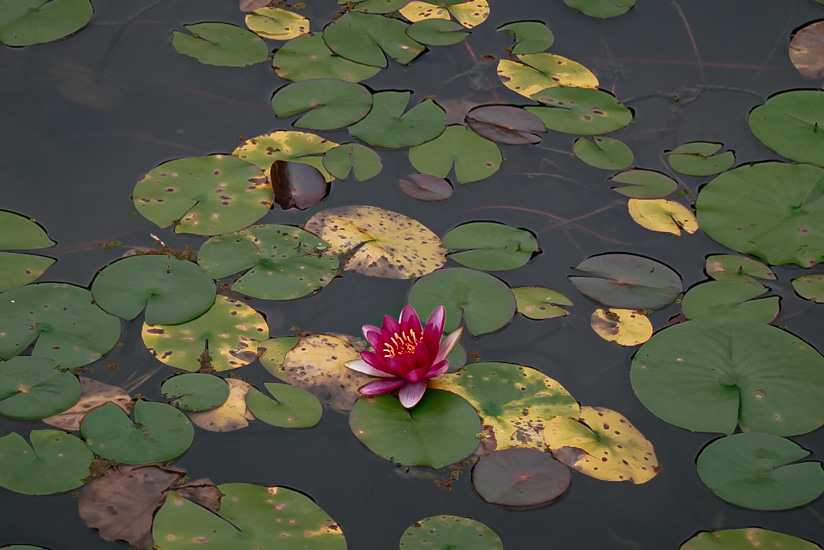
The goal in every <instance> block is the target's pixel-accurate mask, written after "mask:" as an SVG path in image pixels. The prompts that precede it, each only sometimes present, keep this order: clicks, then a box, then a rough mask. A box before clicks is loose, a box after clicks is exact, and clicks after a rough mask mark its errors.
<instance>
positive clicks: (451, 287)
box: [409, 267, 515, 336]
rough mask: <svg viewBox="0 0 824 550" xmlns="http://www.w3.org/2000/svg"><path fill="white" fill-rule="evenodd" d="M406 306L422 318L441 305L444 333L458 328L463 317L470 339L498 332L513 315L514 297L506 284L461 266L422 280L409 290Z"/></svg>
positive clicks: (437, 272)
mask: <svg viewBox="0 0 824 550" xmlns="http://www.w3.org/2000/svg"><path fill="white" fill-rule="evenodd" d="M409 303H410V304H411V305H412V307H414V308H415V311H417V312H418V314H419V315H420V316H421V318H426V317H427V316H428V315H429V314H430V313H431V312H432V311H434V309H435V308H436V307H437V306H439V305H442V306H444V307H445V308H446V320H445V322H444V330H445V331H446V332H452V331H453V330H455V329H457V328H458V325H460V324H461V318H462V317H463V319H464V321H465V322H466V328H467V329H469V332H471V333H472V335H473V336H478V335H480V334H486V333H488V332H494V331H496V330H498V329H500V328H501V327H503V326H504V325H505V324H507V323H508V322H509V321H510V320H511V319H512V316H513V315H514V314H515V295H514V294H513V293H512V290H510V288H509V287H508V286H506V284H504V283H503V282H501V280H500V279H497V278H495V277H493V276H492V275H489V274H487V273H483V272H481V271H475V270H474V269H466V268H464V267H453V268H449V269H439V270H438V271H436V272H434V273H430V274H429V275H427V276H425V277H421V278H420V279H419V280H418V281H417V282H416V283H415V284H414V285H413V286H412V289H411V290H410V291H409Z"/></svg>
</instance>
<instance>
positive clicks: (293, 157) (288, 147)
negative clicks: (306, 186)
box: [232, 130, 338, 181]
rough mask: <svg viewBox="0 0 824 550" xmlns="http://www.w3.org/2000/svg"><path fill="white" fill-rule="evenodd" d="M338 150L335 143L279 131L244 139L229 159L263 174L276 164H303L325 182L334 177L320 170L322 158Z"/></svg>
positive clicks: (307, 134)
mask: <svg viewBox="0 0 824 550" xmlns="http://www.w3.org/2000/svg"><path fill="white" fill-rule="evenodd" d="M337 146H338V144H337V143H335V142H334V141H327V140H326V139H324V138H322V137H320V136H319V135H317V134H312V133H310V132H293V131H290V130H278V131H277V132H271V133H269V134H264V135H261V136H257V137H253V138H250V139H247V140H246V141H245V142H243V144H242V145H240V146H238V148H237V149H235V150H234V151H232V156H233V157H237V158H239V159H242V160H245V161H246V162H250V163H252V164H254V165H255V166H257V167H259V168H262V169H264V170H269V168H270V167H271V166H272V163H273V162H275V161H276V160H286V161H295V162H302V163H304V164H308V165H309V166H314V167H315V168H317V169H318V170H320V173H321V174H323V177H324V178H325V179H326V181H332V180H333V179H335V177H334V176H332V174H330V173H329V172H328V171H327V170H326V168H324V167H323V154H324V153H326V151H328V150H329V149H332V148H334V147H337Z"/></svg>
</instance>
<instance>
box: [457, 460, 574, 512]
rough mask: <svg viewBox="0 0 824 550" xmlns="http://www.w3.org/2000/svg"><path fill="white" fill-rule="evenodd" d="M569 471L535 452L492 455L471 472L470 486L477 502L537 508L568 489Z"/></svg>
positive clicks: (558, 463) (481, 461) (555, 461)
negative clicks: (478, 500) (478, 498)
mask: <svg viewBox="0 0 824 550" xmlns="http://www.w3.org/2000/svg"><path fill="white" fill-rule="evenodd" d="M569 481H570V474H569V468H567V467H566V466H564V465H563V464H561V463H560V462H558V461H557V460H555V459H554V458H553V457H552V455H551V454H549V453H545V452H542V451H538V450H536V449H504V450H500V451H494V452H492V453H490V454H488V455H486V456H484V457H482V458H481V460H480V461H478V463H477V464H475V466H474V467H473V468H472V485H473V486H474V487H475V490H476V491H478V494H479V495H481V498H482V499H484V500H485V501H487V502H489V503H490V504H500V505H502V506H539V505H541V504H546V503H547V502H551V501H553V500H555V499H556V498H558V497H560V496H561V495H562V494H564V492H565V491H566V490H567V488H568V487H569Z"/></svg>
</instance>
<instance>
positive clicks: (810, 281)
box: [792, 273, 824, 304]
mask: <svg viewBox="0 0 824 550" xmlns="http://www.w3.org/2000/svg"><path fill="white" fill-rule="evenodd" d="M792 284H793V288H794V289H795V291H796V292H797V293H798V295H799V296H801V297H802V298H804V299H805V300H811V301H813V302H816V303H819V304H824V274H822V273H816V274H814V275H803V276H801V277H798V278H797V279H793V280H792Z"/></svg>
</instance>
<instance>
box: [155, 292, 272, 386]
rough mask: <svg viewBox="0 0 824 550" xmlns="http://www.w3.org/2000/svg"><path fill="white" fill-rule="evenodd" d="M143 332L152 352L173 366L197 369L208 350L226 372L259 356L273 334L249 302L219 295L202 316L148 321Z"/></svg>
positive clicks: (212, 363) (187, 369)
mask: <svg viewBox="0 0 824 550" xmlns="http://www.w3.org/2000/svg"><path fill="white" fill-rule="evenodd" d="M142 334H143V343H144V344H146V347H147V348H148V349H149V352H150V353H151V354H152V355H154V356H155V357H156V358H157V359H158V361H161V362H163V363H166V364H167V365H169V366H172V367H177V368H179V369H183V370H185V371H189V372H194V371H196V370H198V369H199V368H200V367H201V363H200V361H199V359H200V358H201V356H202V355H203V353H204V351H206V350H207V349H208V355H209V356H210V361H211V366H212V367H213V368H214V369H215V370H217V371H224V370H229V369H236V368H238V367H242V366H243V365H247V364H249V363H251V362H252V361H254V360H255V359H257V356H258V353H257V347H258V342H261V341H263V340H266V339H267V338H268V337H269V327H268V326H267V325H266V321H265V320H264V319H263V316H262V315H261V314H260V313H258V312H257V311H255V310H254V309H252V308H251V307H249V306H247V305H246V304H245V303H243V302H241V301H239V300H234V299H232V298H227V297H225V296H218V297H217V299H216V300H215V303H214V305H212V307H211V308H210V309H209V310H208V311H207V312H206V313H204V314H203V315H201V316H200V317H198V318H196V319H193V320H192V321H189V322H187V323H182V324H179V325H150V324H148V323H144V324H143V333H142ZM207 346H208V347H207Z"/></svg>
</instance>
